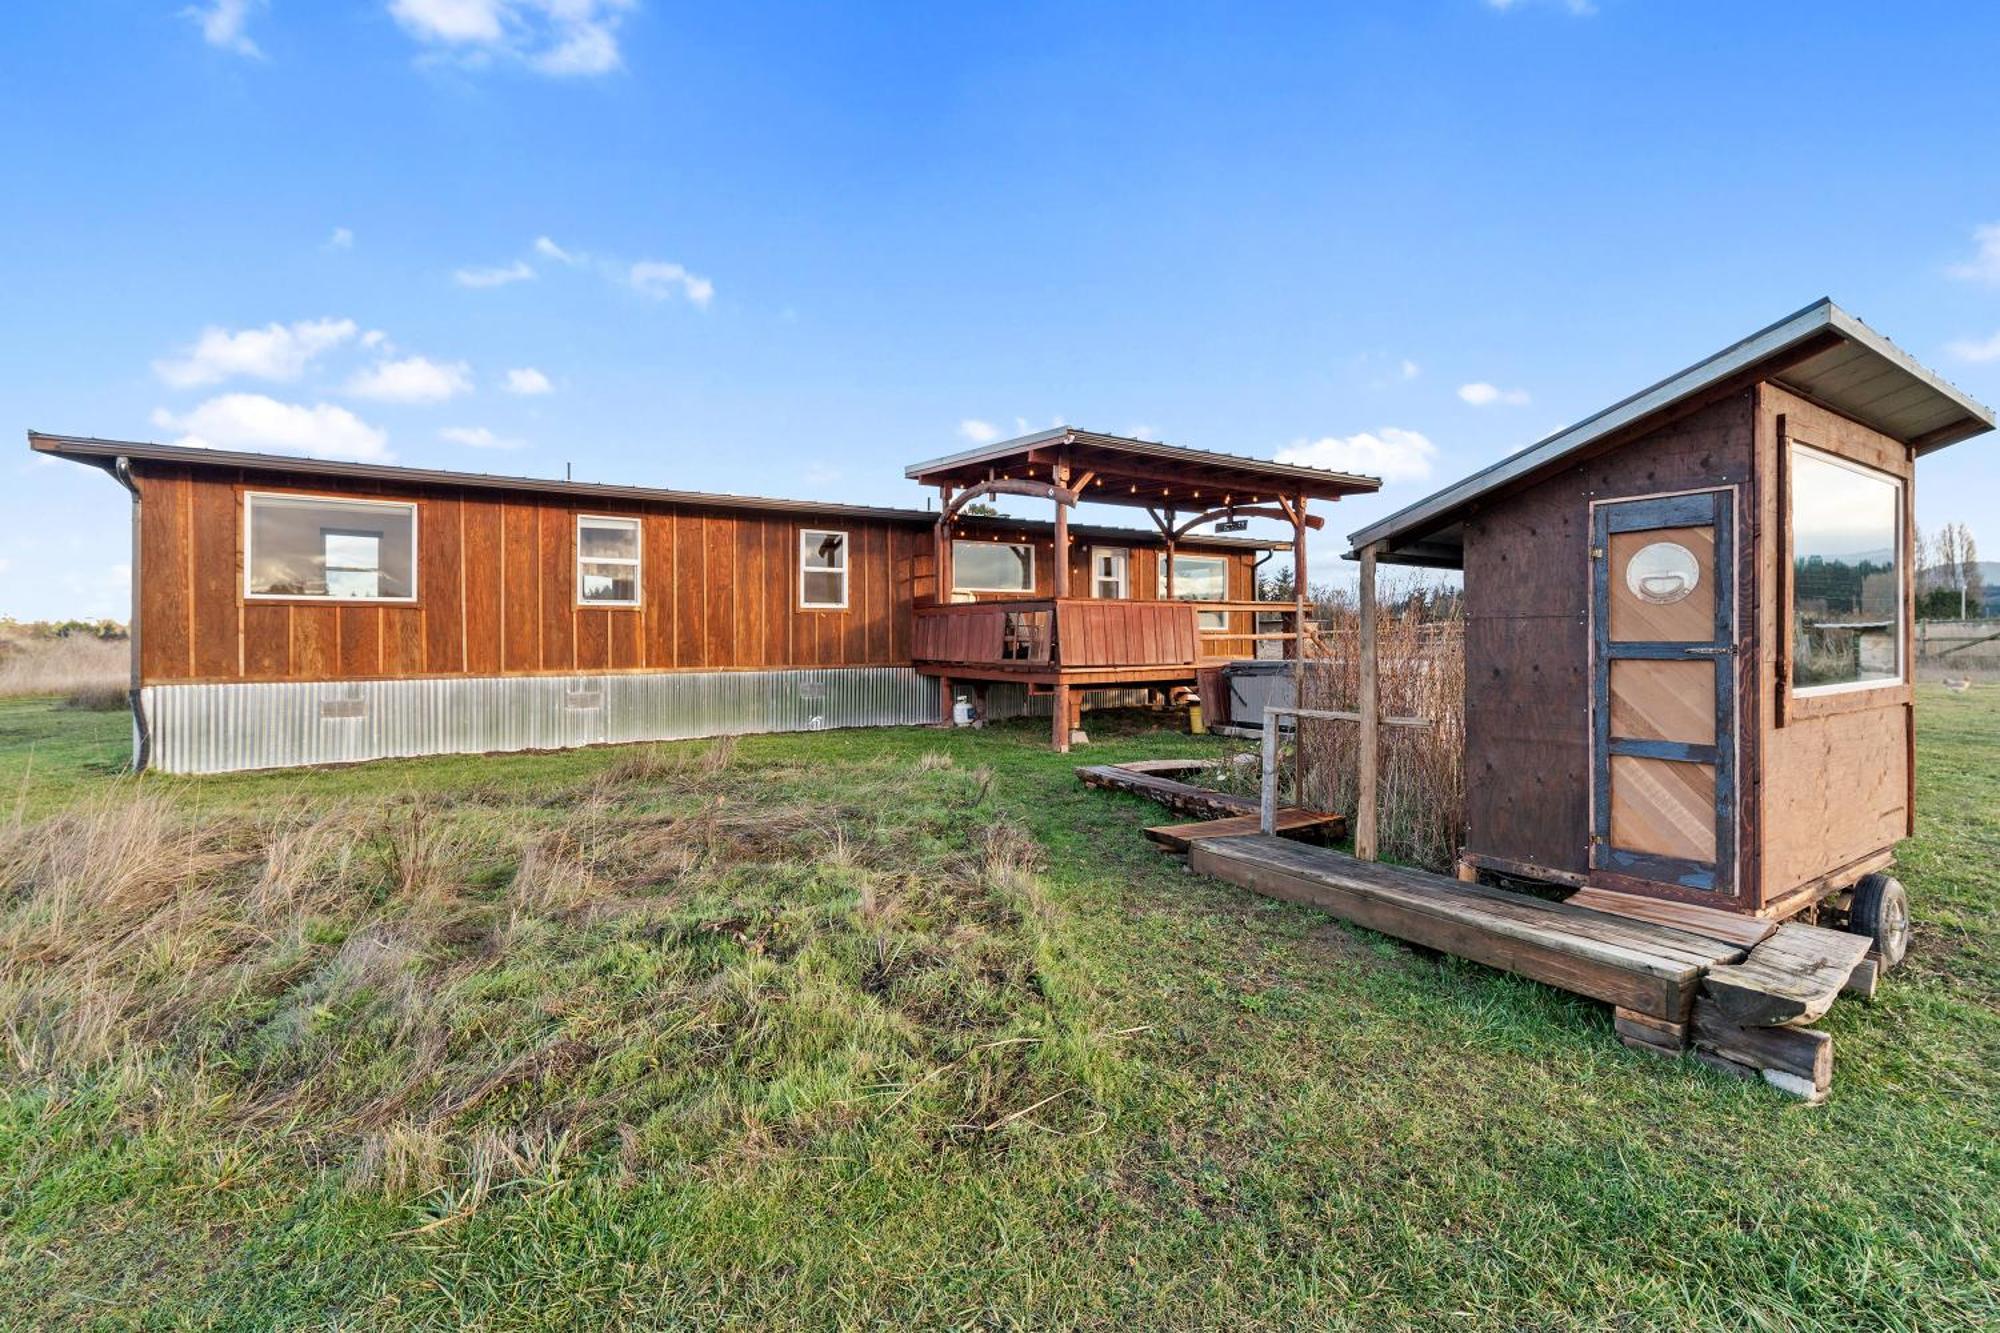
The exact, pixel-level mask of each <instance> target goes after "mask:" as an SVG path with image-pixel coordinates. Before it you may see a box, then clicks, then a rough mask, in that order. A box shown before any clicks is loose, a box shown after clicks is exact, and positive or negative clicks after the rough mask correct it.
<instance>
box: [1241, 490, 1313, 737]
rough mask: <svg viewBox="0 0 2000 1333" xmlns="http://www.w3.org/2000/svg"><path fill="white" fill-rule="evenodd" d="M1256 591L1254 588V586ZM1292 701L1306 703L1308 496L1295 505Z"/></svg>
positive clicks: (1300, 498)
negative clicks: (1293, 696)
mask: <svg viewBox="0 0 2000 1333" xmlns="http://www.w3.org/2000/svg"><path fill="white" fill-rule="evenodd" d="M1253 591H1254V590H1253ZM1292 692H1293V694H1294V695H1295V696H1296V697H1295V698H1294V699H1293V701H1292V706H1293V707H1295V708H1304V707H1305V706H1306V497H1305V496H1303V495H1301V496H1300V497H1299V498H1298V500H1297V502H1296V503H1295V504H1294V505H1293V508H1292Z"/></svg>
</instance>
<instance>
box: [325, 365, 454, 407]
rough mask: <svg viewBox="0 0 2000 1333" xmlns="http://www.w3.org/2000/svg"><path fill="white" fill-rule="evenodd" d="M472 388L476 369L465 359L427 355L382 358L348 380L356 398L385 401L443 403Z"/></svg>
mask: <svg viewBox="0 0 2000 1333" xmlns="http://www.w3.org/2000/svg"><path fill="white" fill-rule="evenodd" d="M471 388H472V372H471V368H470V367H469V366H467V365H466V364H465V362H463V361H447V362H439V361H433V360H431V359H430V358H429V357H423V356H406V357H404V358H403V359H402V360H400V361H378V362H376V363H375V365H374V366H373V367H372V368H370V369H368V370H364V371H361V372H360V373H358V374H356V375H355V376H354V377H353V378H352V379H350V380H348V381H347V392H349V393H351V394H353V395H354V396H355V397H356V398H373V399H375V400H377V401H379V402H385V403H442V402H444V401H446V400H447V399H451V398H456V397H457V396H458V395H459V394H461V393H466V392H468V391H470V390H471Z"/></svg>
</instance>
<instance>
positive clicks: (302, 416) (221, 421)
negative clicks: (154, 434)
mask: <svg viewBox="0 0 2000 1333" xmlns="http://www.w3.org/2000/svg"><path fill="white" fill-rule="evenodd" d="M153 424H154V425H155V426H158V427H160V428H161V429H163V430H177V431H180V432H181V437H180V439H179V440H177V441H176V443H178V444H189V445H199V446H202V447H204V448H209V449H248V450H253V451H257V452H263V453H282V454H308V455H311V456H313V457H316V458H353V459H359V460H361V461H363V462H370V463H379V462H383V461H386V460H387V459H388V458H389V457H390V454H389V450H388V443H389V437H388V436H387V435H385V434H384V433H383V432H381V431H379V430H377V429H376V428H375V427H373V426H370V425H369V424H368V423H367V422H365V421H363V420H362V419H361V418H360V417H357V416H355V415H354V414H353V413H352V412H350V411H348V410H347V409H346V408H344V407H335V406H333V405H332V404H330V403H318V404H315V405H314V406H312V407H306V406H304V405H303V404H299V403H281V402H279V401H278V400H277V399H275V398H267V397H265V396H264V395H263V394H261V393H225V394H222V395H221V396H219V397H216V398H210V399H209V400H208V401H206V402H204V403H202V404H201V405H200V406H198V407H196V408H195V409H194V410H193V411H191V412H179V413H176V412H170V411H168V410H167V409H166V408H164V407H162V408H159V409H157V410H155V411H154V413H153Z"/></svg>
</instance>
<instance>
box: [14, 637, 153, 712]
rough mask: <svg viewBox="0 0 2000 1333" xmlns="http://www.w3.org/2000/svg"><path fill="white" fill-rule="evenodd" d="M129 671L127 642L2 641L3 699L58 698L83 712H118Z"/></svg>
mask: <svg viewBox="0 0 2000 1333" xmlns="http://www.w3.org/2000/svg"><path fill="white" fill-rule="evenodd" d="M131 671H132V658H131V644H130V642H129V641H127V640H124V639H97V638H91V637H88V636H85V635H70V636H67V637H63V638H13V637H9V638H5V639H0V698H19V697H23V696H27V695H56V696H59V697H62V698H65V699H69V700H70V701H72V702H73V703H75V704H77V705H78V706H80V707H89V708H117V707H120V706H121V705H123V704H124V702H125V691H126V689H127V687H128V683H129V681H130V679H131Z"/></svg>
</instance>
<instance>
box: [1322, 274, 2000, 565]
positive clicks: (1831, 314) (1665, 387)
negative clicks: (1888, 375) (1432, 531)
mask: <svg viewBox="0 0 2000 1333" xmlns="http://www.w3.org/2000/svg"><path fill="white" fill-rule="evenodd" d="M1829 329H1830V330H1832V331H1833V332H1836V333H1838V334H1840V335H1841V336H1842V337H1844V338H1847V339H1850V340H1852V341H1854V342H1856V343H1859V344H1860V345H1861V346H1863V347H1865V348H1866V349H1868V350H1869V351H1871V352H1873V353H1875V354H1876V355H1878V356H1881V357H1883V358H1884V359H1885V360H1888V361H1889V362H1890V363H1891V364H1893V365H1895V366H1896V367H1897V368H1898V369H1901V370H1903V371H1905V372H1906V373H1908V374H1910V375H1911V376H1912V377H1914V378H1916V379H1917V380H1918V381H1919V382H1921V383H1922V384H1924V385H1925V386H1926V387H1928V388H1930V389H1931V390H1932V391H1934V392H1936V393H1938V394H1940V395H1941V396H1943V397H1945V398H1947V399H1949V400H1950V401H1951V402H1953V403H1955V404H1956V405H1958V406H1959V407H1960V408H1961V409H1962V410H1963V411H1964V412H1965V413H1966V414H1967V415H1968V416H1970V417H1972V418H1973V419H1975V420H1977V421H1982V422H1984V423H1985V425H1986V426H1987V427H1988V428H1991V427H1992V425H1993V424H1994V418H1993V413H1992V410H1991V409H1989V408H1987V407H1986V406H1985V405H1984V404H1982V403H1980V402H1978V401H1977V400H1975V399H1972V398H1970V397H1968V396H1966V395H1965V394H1963V393H1961V392H1960V391H1959V390H1958V389H1957V388H1955V387H1954V386H1952V385H1951V384H1949V383H1947V382H1946V381H1945V380H1943V379H1941V378H1939V377H1938V376H1937V375H1935V374H1933V373H1932V372H1931V371H1929V370H1927V369H1926V368H1925V367H1924V366H1923V365H1922V364H1921V363H1919V362H1918V361H1917V360H1916V358H1914V357H1912V356H1911V355H1910V354H1909V353H1907V352H1905V351H1903V349H1902V348H1900V347H1898V346H1896V344H1894V343H1893V342H1891V341H1889V340H1888V339H1887V338H1885V337H1883V336H1882V335H1881V334H1879V333H1877V332H1875V330H1873V329H1871V328H1869V327H1868V326H1867V325H1866V324H1864V323H1862V322H1861V321H1860V320H1859V319H1857V318H1855V317H1854V316H1853V315H1850V314H1848V313H1847V312H1846V311H1845V310H1843V309H1841V308H1840V306H1838V305H1836V304H1835V303H1834V301H1833V298H1831V297H1827V296H1822V297H1821V298H1820V299H1819V300H1817V301H1814V302H1813V303H1811V304H1810V305H1807V306H1805V307H1804V308H1802V309H1800V310H1797V311H1794V312H1793V313H1792V314H1789V315H1786V316H1785V317H1784V318H1782V319H1780V320H1778V321H1776V322H1775V323H1773V324H1769V325H1766V326H1765V327H1764V328H1761V329H1759V330H1757V331H1756V332H1754V333H1752V334H1749V335H1748V336H1746V337H1744V338H1740V339H1738V340H1737V341H1736V342H1734V343H1731V344H1730V345H1729V346H1727V347H1725V348H1723V349H1722V350H1721V351H1720V352H1717V353H1715V354H1713V355H1712V356H1709V357H1706V358H1704V359H1703V360H1700V361H1697V362H1695V363H1694V364H1693V365H1691V366H1688V367H1687V368H1686V369H1684V370H1681V371H1679V372H1677V373H1675V374H1672V375H1669V376H1667V377H1666V378H1665V379H1663V380H1660V381H1658V382H1657V383H1655V384H1653V385H1651V386H1649V387H1647V388H1644V389H1641V390H1639V391H1638V392H1637V393H1635V394H1632V395H1630V396H1628V397H1626V398H1622V399H1620V400H1619V401H1618V402H1616V403H1613V404H1612V405H1611V406H1609V407H1607V408H1604V409H1603V410H1601V411H1599V412H1596V413H1594V414H1592V415H1591V416H1588V417H1585V418H1584V419H1583V420H1582V421H1579V422H1577V423H1575V424H1574V425H1571V426H1567V427H1565V428H1564V429H1562V430H1559V431H1557V432H1556V433H1555V434H1553V435H1548V436H1545V437H1543V438H1542V439H1541V440H1538V441H1536V442H1535V443H1534V444H1531V445H1529V446H1528V447H1527V448H1525V449H1522V450H1519V451H1518V452H1516V453H1512V454H1509V455H1508V456H1507V457H1505V458H1503V459H1501V460H1499V461H1498V462H1496V463H1492V464H1489V465H1488V466H1486V467H1484V468H1481V469H1480V470H1479V471H1477V472H1474V473H1471V474H1470V475H1468V476H1466V477H1463V478H1461V479H1460V480H1458V481H1456V482H1454V483H1452V484H1451V485H1450V486H1446V487H1444V488H1443V489H1442V490H1438V491H1434V492H1432V493H1431V494H1430V495H1427V496H1425V497H1424V498H1423V499H1421V500H1418V501H1416V502H1414V503H1412V504H1409V505H1406V506H1404V507H1403V508H1402V509H1399V510H1397V511H1396V512H1395V513H1393V514H1390V515H1389V516H1388V517H1386V518H1383V519H1379V520H1377V521H1376V522H1374V523H1371V524H1369V525H1368V526H1366V527H1364V528H1359V529H1356V530H1355V531H1353V532H1351V533H1349V534H1348V537H1347V541H1348V552H1347V554H1348V555H1350V556H1352V555H1354V553H1356V552H1358V551H1359V550H1360V549H1361V548H1362V547H1363V546H1369V545H1373V544H1374V543H1376V542H1379V541H1384V540H1388V539H1390V538H1393V537H1396V536H1399V535H1401V534H1403V533H1406V532H1409V531H1411V530H1413V529H1417V528H1420V527H1423V526H1426V525H1429V524H1432V523H1434V522H1435V521H1437V520H1440V519H1442V518H1443V517H1444V516H1445V515H1447V514H1449V513H1450V512H1451V511H1453V510H1455V509H1457V508H1459V507H1460V506H1461V505H1464V504H1466V503H1468V502H1470V501H1472V500H1475V499H1477V498H1478V497H1480V496H1482V495H1485V494H1487V493H1488V492H1490V491H1492V490H1495V489H1497V488H1499V487H1501V486H1504V485H1506V484H1507V483H1508V482H1510V481H1514V480H1516V479H1517V478H1520V477H1522V476H1525V475H1527V474H1528V473H1531V472H1533V471H1535V470H1536V469H1538V468H1540V467H1543V466H1545V465H1547V464H1549V463H1552V462H1554V461H1555V460H1557V459H1559V458H1561V457H1563V456H1564V455H1566V454H1568V453H1570V452H1571V451H1572V450H1575V449H1579V448H1582V447H1583V446H1585V445H1587V444H1590V443H1591V442H1592V441H1594V440H1598V439H1601V438H1603V437H1604V436H1606V435H1608V434H1610V433H1611V432H1613V431H1616V430H1619V429H1622V428H1623V427H1625V426H1629V425H1631V424H1632V423H1634V422H1636V421H1639V420H1641V419H1643V418H1645V417H1647V416H1650V415H1652V414H1653V413H1655V412H1658V411H1661V410H1663V409H1665V408H1669V407H1672V406H1674V405H1675V404H1677V403H1681V402H1683V401H1685V400H1687V399H1689V398H1692V397H1694V396H1696V395H1698V394H1700V393H1702V392H1704V391H1705V390H1707V389H1708V388H1711V387H1713V386H1714V385H1715V384H1717V383H1719V382H1721V381H1722V380H1725V379H1727V378H1729V377H1730V376H1732V375H1735V374H1737V373H1739V372H1740V371H1743V370H1747V369H1748V368H1750V367H1751V366H1754V365H1756V364H1757V363H1758V362H1760V361H1763V360H1767V359H1768V358H1770V357H1773V356H1776V355H1778V354H1779V353H1782V352H1784V351H1786V350H1787V349H1789V348H1791V347H1794V346H1796V345H1798V344H1799V343H1801V342H1803V341H1805V340H1806V339H1808V338H1810V337H1813V336H1814V335H1815V334H1818V333H1820V332H1822V331H1825V330H1829ZM1972 433H1977V432H1972Z"/></svg>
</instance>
